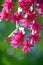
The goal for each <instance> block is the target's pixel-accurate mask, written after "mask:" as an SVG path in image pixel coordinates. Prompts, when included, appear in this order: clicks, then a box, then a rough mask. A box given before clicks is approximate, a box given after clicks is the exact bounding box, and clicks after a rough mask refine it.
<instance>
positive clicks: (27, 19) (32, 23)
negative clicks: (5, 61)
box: [0, 0, 43, 53]
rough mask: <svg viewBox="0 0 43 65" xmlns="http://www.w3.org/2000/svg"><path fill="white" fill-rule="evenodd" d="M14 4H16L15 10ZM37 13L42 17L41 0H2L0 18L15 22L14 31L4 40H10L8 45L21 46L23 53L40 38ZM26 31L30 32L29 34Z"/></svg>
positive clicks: (42, 3)
mask: <svg viewBox="0 0 43 65" xmlns="http://www.w3.org/2000/svg"><path fill="white" fill-rule="evenodd" d="M14 4H17V5H18V11H16V12H14ZM39 14H40V15H41V16H42V17H43V0H18V2H17V3H14V2H13V0H4V4H2V11H1V12H0V20H6V21H7V20H10V21H11V22H13V23H14V22H16V32H14V31H13V32H12V33H11V34H10V35H9V36H8V37H7V38H5V40H4V41H8V40H10V46H13V47H14V48H16V49H18V47H21V48H22V51H23V53H27V52H29V51H30V50H31V49H32V47H34V45H35V44H36V43H38V42H39V40H40V30H41V27H42V26H41V24H40V23H39V21H38V15H39ZM27 28H28V29H27ZM25 29H26V30H25ZM26 32H28V33H29V32H30V35H29V34H26Z"/></svg>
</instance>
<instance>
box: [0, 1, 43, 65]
mask: <svg viewBox="0 0 43 65" xmlns="http://www.w3.org/2000/svg"><path fill="white" fill-rule="evenodd" d="M3 1H4V0H0V5H1V4H2V3H3ZM14 1H15V2H17V0H14ZM1 8H2V7H1V6H0V11H1ZM16 10H17V5H16V6H15V8H14V11H16ZM38 16H39V17H38V20H39V22H40V23H42V24H43V19H42V17H41V16H40V15H38ZM14 29H15V23H11V22H10V21H8V22H5V21H2V22H0V65H43V30H41V32H40V33H41V40H40V42H39V43H38V44H36V45H35V46H34V47H33V48H32V51H30V52H29V53H27V54H23V53H22V51H21V49H20V48H19V50H16V49H14V48H13V47H10V45H9V43H10V42H9V41H8V42H6V43H5V42H4V38H6V37H7V36H8V35H9V34H10V33H11V32H12V31H13V30H14Z"/></svg>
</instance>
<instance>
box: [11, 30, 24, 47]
mask: <svg viewBox="0 0 43 65" xmlns="http://www.w3.org/2000/svg"><path fill="white" fill-rule="evenodd" d="M24 36H25V35H24V34H23V33H22V32H21V31H17V32H15V33H14V36H13V37H12V38H11V42H10V46H13V47H14V48H18V47H19V46H22V44H23V41H24Z"/></svg>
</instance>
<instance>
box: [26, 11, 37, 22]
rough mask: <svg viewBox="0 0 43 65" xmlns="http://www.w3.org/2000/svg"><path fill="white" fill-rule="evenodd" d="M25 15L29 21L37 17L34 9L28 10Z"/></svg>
mask: <svg viewBox="0 0 43 65" xmlns="http://www.w3.org/2000/svg"><path fill="white" fill-rule="evenodd" d="M27 15H28V16H27V19H28V20H29V21H30V23H31V22H33V20H36V18H37V14H36V13H35V12H34V11H32V12H31V11H29V12H28V13H27Z"/></svg>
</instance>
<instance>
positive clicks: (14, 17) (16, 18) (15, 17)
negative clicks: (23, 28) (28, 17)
mask: <svg viewBox="0 0 43 65" xmlns="http://www.w3.org/2000/svg"><path fill="white" fill-rule="evenodd" d="M21 18H22V15H21V13H17V12H16V13H14V14H13V15H12V16H11V17H10V20H11V22H16V21H17V22H19V20H20V19H21Z"/></svg>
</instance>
